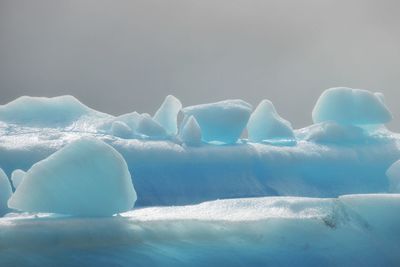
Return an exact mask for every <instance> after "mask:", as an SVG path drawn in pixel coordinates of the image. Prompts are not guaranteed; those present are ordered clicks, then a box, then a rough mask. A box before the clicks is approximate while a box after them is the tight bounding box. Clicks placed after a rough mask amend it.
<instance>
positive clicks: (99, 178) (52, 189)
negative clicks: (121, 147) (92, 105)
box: [8, 138, 136, 216]
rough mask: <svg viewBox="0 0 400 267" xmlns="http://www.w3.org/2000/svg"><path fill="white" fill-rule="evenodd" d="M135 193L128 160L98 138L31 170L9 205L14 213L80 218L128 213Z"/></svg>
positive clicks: (72, 146)
mask: <svg viewBox="0 0 400 267" xmlns="http://www.w3.org/2000/svg"><path fill="white" fill-rule="evenodd" d="M135 201H136V192H135V190H134V188H133V185H132V180H131V175H130V173H129V170H128V166H127V164H126V162H125V160H124V158H123V157H122V156H121V154H119V153H118V152H117V151H116V150H115V149H114V148H112V147H111V146H109V145H107V144H106V143H104V142H102V141H100V140H97V139H95V138H82V139H79V140H78V141H75V142H73V143H71V144H69V145H67V146H66V147H64V148H62V149H61V150H59V151H57V152H56V153H54V154H52V155H51V156H49V157H48V158H47V159H44V160H42V161H40V162H38V163H36V164H34V165H33V166H32V168H31V169H29V170H28V172H27V173H26V175H25V177H24V179H23V181H22V183H21V184H20V185H19V186H18V188H17V190H16V191H15V193H14V194H13V195H12V197H11V198H10V200H9V201H8V205H9V207H11V208H15V209H19V210H22V211H28V212H52V213H61V214H69V215H81V216H108V215H112V214H115V213H119V212H123V211H127V210H130V209H131V208H132V207H133V205H134V203H135Z"/></svg>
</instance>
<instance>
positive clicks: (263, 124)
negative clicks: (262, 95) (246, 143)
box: [247, 99, 294, 142]
mask: <svg viewBox="0 0 400 267" xmlns="http://www.w3.org/2000/svg"><path fill="white" fill-rule="evenodd" d="M247 132H248V136H249V140H250V141H253V142H261V141H263V140H274V139H277V140H279V139H281V140H282V139H283V140H293V139H294V133H293V128H292V125H291V124H290V122H288V121H287V120H285V119H283V118H282V117H281V116H279V114H278V113H277V112H276V110H275V107H274V105H273V104H272V102H271V101H269V100H267V99H265V100H263V101H261V102H260V104H259V105H258V106H257V108H256V109H255V110H254V111H253V113H252V114H251V116H250V119H249V122H248V123H247Z"/></svg>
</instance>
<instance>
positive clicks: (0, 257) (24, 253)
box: [0, 194, 400, 267]
mask: <svg viewBox="0 0 400 267" xmlns="http://www.w3.org/2000/svg"><path fill="white" fill-rule="evenodd" d="M399 208H400V195H398V194H397V195H387V194H376V195H350V196H341V197H339V198H323V199H320V198H301V197H264V198H248V199H229V200H216V201H211V202H205V203H201V204H199V205H191V206H177V207H150V208H144V209H136V210H133V211H130V212H127V213H123V214H121V216H114V217H107V218H70V217H62V216H55V215H51V214H36V218H35V216H33V215H29V214H10V215H8V216H7V217H4V218H1V219H0V236H1V237H2V238H1V239H0V247H1V248H5V249H2V250H0V265H1V266H22V267H24V266H42V267H46V266H122V267H124V266H189V265H190V266H221V265H222V264H226V265H229V266H293V265H296V266H398V265H399V264H400V256H399V253H398V251H399V249H400V245H399V242H398V236H399V235H400V214H399V213H398V212H394V211H396V210H398V209H399Z"/></svg>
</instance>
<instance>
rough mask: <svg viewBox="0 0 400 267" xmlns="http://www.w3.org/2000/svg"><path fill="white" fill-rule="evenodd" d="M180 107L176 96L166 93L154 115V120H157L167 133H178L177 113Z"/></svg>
mask: <svg viewBox="0 0 400 267" xmlns="http://www.w3.org/2000/svg"><path fill="white" fill-rule="evenodd" d="M181 109H182V104H181V102H180V101H179V99H178V98H176V97H174V96H172V95H168V96H167V97H166V98H165V100H164V102H163V103H162V105H161V107H160V108H159V109H158V110H157V112H156V114H155V115H154V117H153V119H154V121H156V122H158V123H159V124H160V125H161V126H162V127H164V129H165V130H166V132H167V134H169V135H176V134H177V133H178V123H177V120H178V113H179V111H180V110H181Z"/></svg>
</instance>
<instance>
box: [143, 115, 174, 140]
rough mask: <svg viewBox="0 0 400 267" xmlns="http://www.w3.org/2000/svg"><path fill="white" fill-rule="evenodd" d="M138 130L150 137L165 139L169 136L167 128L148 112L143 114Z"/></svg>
mask: <svg viewBox="0 0 400 267" xmlns="http://www.w3.org/2000/svg"><path fill="white" fill-rule="evenodd" d="M136 131H137V133H139V134H143V135H146V136H147V137H150V138H156V139H164V138H166V137H167V132H166V131H165V129H164V128H163V127H162V126H161V125H160V124H159V123H158V122H156V121H155V120H153V118H151V117H150V115H149V114H147V113H144V114H141V117H140V119H139V123H138V127H137V129H136Z"/></svg>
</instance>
